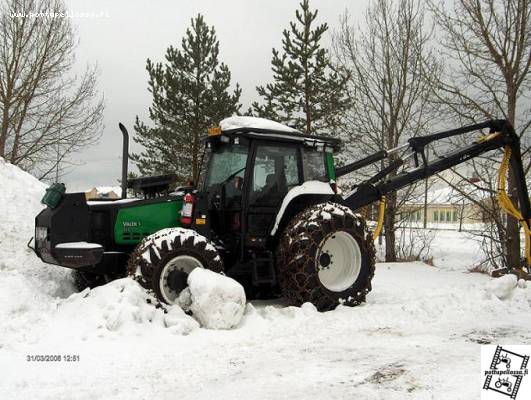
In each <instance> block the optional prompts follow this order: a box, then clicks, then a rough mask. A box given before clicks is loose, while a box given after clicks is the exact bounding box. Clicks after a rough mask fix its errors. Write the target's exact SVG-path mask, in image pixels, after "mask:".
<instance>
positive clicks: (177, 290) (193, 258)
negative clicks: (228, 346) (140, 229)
mask: <svg viewBox="0 0 531 400" xmlns="http://www.w3.org/2000/svg"><path fill="white" fill-rule="evenodd" d="M146 239H147V240H145V241H144V242H142V243H141V244H140V245H139V247H138V249H137V250H138V251H136V250H135V253H136V254H134V258H133V256H132V258H131V261H130V264H129V271H130V272H132V271H135V274H136V275H137V278H136V280H137V281H138V282H139V283H140V284H141V285H142V286H144V287H146V286H147V285H150V288H151V289H153V291H154V292H155V294H156V296H157V298H158V299H159V301H161V302H163V303H166V304H174V303H179V304H180V305H182V306H184V307H185V306H186V304H185V303H186V299H184V298H182V296H181V294H184V293H185V292H184V289H186V287H187V278H188V274H190V272H192V270H194V269H195V268H207V269H210V270H212V271H214V272H223V262H222V260H221V257H220V255H219V253H218V251H217V250H216V248H215V247H214V246H213V244H212V243H210V242H209V241H208V239H207V238H205V237H204V236H202V235H200V234H198V233H197V232H195V231H193V230H190V229H184V228H167V229H163V230H161V231H159V232H157V233H155V234H154V235H151V236H149V237H148V238H146ZM139 274H140V276H139Z"/></svg>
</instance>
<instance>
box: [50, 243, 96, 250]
mask: <svg viewBox="0 0 531 400" xmlns="http://www.w3.org/2000/svg"><path fill="white" fill-rule="evenodd" d="M55 248H56V249H100V248H102V245H101V244H98V243H87V242H67V243H59V244H58V245H57V246H55Z"/></svg>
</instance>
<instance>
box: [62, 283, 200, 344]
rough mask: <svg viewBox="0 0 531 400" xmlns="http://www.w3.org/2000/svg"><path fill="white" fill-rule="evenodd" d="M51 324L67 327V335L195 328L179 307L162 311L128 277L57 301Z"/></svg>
mask: <svg viewBox="0 0 531 400" xmlns="http://www.w3.org/2000/svg"><path fill="white" fill-rule="evenodd" d="M54 324H57V325H59V326H61V325H64V326H68V328H67V330H68V331H69V334H74V335H85V336H87V335H91V333H97V334H99V335H102V334H104V333H105V332H118V331H121V332H127V333H131V332H135V331H139V332H142V331H145V330H146V328H147V329H148V330H149V329H154V328H156V327H159V328H168V329H169V331H170V332H171V333H173V334H178V335H187V334H189V333H190V332H192V331H193V330H194V329H196V328H198V327H199V324H198V323H197V322H196V321H195V320H194V319H193V318H192V317H190V316H188V315H186V314H185V313H184V311H183V310H182V309H181V308H180V307H178V306H173V307H168V308H167V309H166V310H164V309H163V308H162V307H160V306H157V301H156V299H155V298H154V297H153V296H152V295H151V294H148V293H146V291H145V290H144V289H142V287H140V285H138V283H136V282H135V281H134V280H132V279H130V278H123V279H118V280H115V281H113V282H110V283H108V284H107V285H105V286H100V287H97V288H95V289H92V290H89V289H86V290H84V291H83V292H81V293H76V294H73V295H72V296H70V297H69V298H68V299H66V300H64V301H61V302H59V303H58V305H57V312H56V315H55V317H54ZM148 325H149V326H148Z"/></svg>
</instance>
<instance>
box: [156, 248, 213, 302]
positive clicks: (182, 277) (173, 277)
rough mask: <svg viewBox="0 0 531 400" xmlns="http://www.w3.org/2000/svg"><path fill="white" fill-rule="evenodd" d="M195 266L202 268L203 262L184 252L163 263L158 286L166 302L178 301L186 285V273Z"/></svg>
mask: <svg viewBox="0 0 531 400" xmlns="http://www.w3.org/2000/svg"><path fill="white" fill-rule="evenodd" d="M195 268H203V264H202V263H201V262H200V261H199V260H198V259H197V258H195V257H193V256H189V255H184V254H183V255H179V256H176V257H174V258H172V259H171V260H169V261H168V262H167V263H166V265H164V267H163V269H162V273H161V274H160V280H159V282H158V286H159V289H160V292H161V295H162V297H163V298H164V301H165V302H166V303H168V304H174V303H176V302H178V300H179V296H180V294H181V292H182V291H183V290H184V289H185V288H186V287H187V286H188V275H189V274H190V272H192V271H193V270H194V269H195Z"/></svg>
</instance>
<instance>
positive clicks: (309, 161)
mask: <svg viewBox="0 0 531 400" xmlns="http://www.w3.org/2000/svg"><path fill="white" fill-rule="evenodd" d="M302 164H303V171H304V180H305V181H323V182H326V181H328V179H327V174H326V163H325V153H324V152H323V151H316V150H313V149H304V151H303V153H302Z"/></svg>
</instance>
